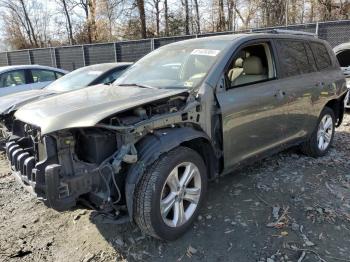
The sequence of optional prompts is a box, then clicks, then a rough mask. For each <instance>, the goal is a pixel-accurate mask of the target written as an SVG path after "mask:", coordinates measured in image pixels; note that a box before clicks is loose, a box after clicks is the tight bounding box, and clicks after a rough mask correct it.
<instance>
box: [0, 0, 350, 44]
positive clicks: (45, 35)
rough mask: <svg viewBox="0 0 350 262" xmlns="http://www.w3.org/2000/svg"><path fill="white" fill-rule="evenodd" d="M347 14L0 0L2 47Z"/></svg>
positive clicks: (308, 0) (284, 7)
mask: <svg viewBox="0 0 350 262" xmlns="http://www.w3.org/2000/svg"><path fill="white" fill-rule="evenodd" d="M349 18H350V0H51V1H48V0H11V1H9V0H0V26H1V28H2V30H1V32H0V38H1V40H0V42H1V44H0V50H17V49H25V48H37V47H54V46H61V45H72V44H86V43H100V42H111V41H117V40H125V39H141V38H153V37H161V36H175V35H188V34H200V33H204V32H220V31H235V30H241V29H247V28H256V27H260V28H261V27H268V26H278V25H286V24H299V23H308V22H316V21H330V20H339V19H349Z"/></svg>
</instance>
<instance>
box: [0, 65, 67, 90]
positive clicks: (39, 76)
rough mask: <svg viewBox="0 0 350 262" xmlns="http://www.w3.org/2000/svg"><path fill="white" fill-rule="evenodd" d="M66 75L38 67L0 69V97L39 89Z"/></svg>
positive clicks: (57, 70)
mask: <svg viewBox="0 0 350 262" xmlns="http://www.w3.org/2000/svg"><path fill="white" fill-rule="evenodd" d="M66 73H68V72H67V71H65V70H62V69H58V68H53V67H48V66H39V65H18V66H4V67H0V96H4V95H8V94H13V93H17V92H21V91H26V90H32V89H41V88H43V87H45V86H47V85H48V84H50V83H51V82H53V81H55V80H56V79H58V78H60V77H61V76H64V75H65V74H66Z"/></svg>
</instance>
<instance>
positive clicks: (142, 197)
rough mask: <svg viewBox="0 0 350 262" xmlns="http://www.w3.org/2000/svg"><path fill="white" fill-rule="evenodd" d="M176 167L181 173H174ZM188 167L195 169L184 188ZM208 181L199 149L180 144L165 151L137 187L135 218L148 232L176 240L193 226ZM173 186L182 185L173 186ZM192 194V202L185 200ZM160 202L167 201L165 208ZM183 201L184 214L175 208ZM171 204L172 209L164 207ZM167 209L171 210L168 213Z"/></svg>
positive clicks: (157, 236) (142, 228) (154, 235)
mask: <svg viewBox="0 0 350 262" xmlns="http://www.w3.org/2000/svg"><path fill="white" fill-rule="evenodd" d="M187 168H188V169H187ZM174 170H177V171H178V176H176V173H175V172H173V171H174ZM186 170H189V171H191V172H192V170H193V174H194V175H193V177H192V178H191V180H188V182H187V183H182V184H183V185H185V184H186V185H187V186H184V187H181V182H184V181H182V180H181V178H185V177H190V176H185V174H188V173H186V172H185V171H186ZM181 172H183V175H181ZM174 177H178V180H179V181H178V183H176V182H175V180H176V179H174ZM207 180H208V179H207V169H206V166H205V163H204V161H203V159H202V157H201V156H200V155H199V154H198V153H197V152H196V151H194V150H192V149H190V148H187V147H182V146H180V147H177V148H175V149H173V150H171V151H169V152H168V153H165V154H164V155H162V156H161V157H160V159H159V160H157V161H156V162H155V163H153V164H152V165H151V167H150V168H148V170H147V171H146V172H145V173H144V174H143V175H142V177H141V179H140V181H139V183H138V184H137V186H136V189H135V195H134V197H135V198H134V221H135V222H136V224H137V225H138V226H139V227H140V229H141V230H142V231H143V232H144V233H146V234H148V235H151V236H153V237H156V238H159V239H163V240H174V239H177V238H178V237H180V236H181V235H183V234H184V233H185V232H186V231H187V230H188V229H189V228H190V227H191V225H192V223H193V221H194V220H195V219H196V217H197V216H198V212H199V210H200V207H201V206H202V204H203V202H204V198H205V197H204V196H205V194H206V190H207ZM174 185H179V186H180V187H179V186H176V187H174ZM174 188H176V190H175V189H174ZM179 188H184V189H179ZM198 188H199V194H198ZM191 190H192V191H191ZM175 191H176V192H175ZM187 192H193V193H192V195H191V194H186V193H187ZM196 192H197V193H196ZM189 196H191V197H192V198H193V202H190V201H188V200H186V199H185V198H188V197H189ZM173 197H174V199H173ZM168 199H169V200H168ZM165 200H168V201H165ZM173 201H174V204H173V205H170V204H169V205H166V203H172V202H173ZM195 202H197V204H195ZM161 203H164V204H163V207H164V208H163V209H161ZM181 203H182V207H183V210H184V213H181V212H176V211H175V209H176V210H181ZM170 206H172V207H171V208H170V209H169V208H165V207H170ZM166 210H168V211H167V212H166ZM176 214H185V215H184V216H180V215H176ZM186 216H187V217H186ZM172 217H173V219H172ZM176 218H178V219H176ZM180 218H183V220H182V219H180Z"/></svg>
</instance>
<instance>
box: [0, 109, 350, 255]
mask: <svg viewBox="0 0 350 262" xmlns="http://www.w3.org/2000/svg"><path fill="white" fill-rule="evenodd" d="M349 149H350V116H349V115H347V116H346V118H345V120H344V123H343V125H342V126H341V127H340V128H338V129H337V132H336V135H335V141H334V146H333V148H332V149H331V150H330V152H329V153H328V155H327V156H325V157H322V158H319V159H313V158H309V157H305V156H303V155H300V154H299V152H298V150H297V149H290V150H287V151H285V152H282V153H280V154H278V155H275V156H273V157H270V158H267V159H265V160H263V161H261V162H258V163H255V164H253V165H252V166H250V167H247V168H244V169H242V170H238V171H236V172H235V173H234V174H232V175H228V176H225V177H223V178H221V179H219V180H218V181H215V182H212V183H211V184H210V185H209V192H208V196H207V204H206V206H205V207H204V208H203V209H202V212H201V215H200V216H199V218H198V220H197V222H196V223H195V224H194V226H193V228H192V230H190V231H189V232H188V233H187V234H186V235H184V236H183V237H182V238H180V239H178V240H177V241H174V242H162V241H159V240H155V239H152V238H150V237H147V236H144V235H142V233H141V232H140V231H139V230H138V228H137V227H136V226H135V225H132V224H126V225H115V224H110V223H108V221H105V220H103V219H101V216H99V215H96V214H95V213H94V212H92V211H91V210H87V209H84V208H83V207H80V208H77V209H75V210H72V211H69V212H64V213H58V212H56V211H54V210H51V209H48V208H47V207H45V206H44V205H43V204H42V203H41V202H40V201H38V200H36V199H35V198H33V197H32V196H31V195H30V194H29V193H27V192H25V191H24V189H23V188H22V187H21V186H20V185H19V184H18V183H16V181H15V180H14V178H12V176H10V175H9V169H8V167H7V164H6V161H5V159H4V156H1V160H0V208H1V212H0V261H85V262H87V261H140V260H142V261H239V262H245V261H265V262H274V261H286V262H287V261H298V262H300V261H304V262H308V261H350V191H349V189H350V173H349V170H350V163H349V159H350V158H349V157H350V150H349Z"/></svg>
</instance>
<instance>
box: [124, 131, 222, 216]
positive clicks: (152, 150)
mask: <svg viewBox="0 0 350 262" xmlns="http://www.w3.org/2000/svg"><path fill="white" fill-rule="evenodd" d="M180 145H182V146H186V147H189V148H191V149H193V150H195V151H196V152H197V153H199V154H200V155H201V157H203V160H204V162H205V163H206V166H207V170H208V178H209V179H210V178H212V177H215V175H216V174H217V171H216V170H217V169H216V163H217V161H215V153H214V152H215V151H214V147H213V145H212V144H211V142H210V138H209V137H208V136H207V134H206V133H204V132H203V131H200V130H196V129H194V128H192V127H181V128H166V129H161V130H157V131H154V132H153V133H152V134H150V135H147V136H146V137H144V138H143V139H141V140H140V142H139V143H137V144H136V145H135V146H136V149H137V151H138V161H137V163H135V164H134V165H132V166H131V167H130V168H129V170H128V173H127V177H126V182H125V197H126V205H127V209H128V213H129V216H130V218H131V219H132V218H133V202H134V191H135V187H136V185H137V183H138V182H139V179H140V177H141V175H142V174H143V173H144V171H145V170H146V169H147V168H148V167H149V166H150V165H151V164H153V163H154V162H155V161H156V160H157V159H158V158H159V157H160V156H161V155H162V154H164V153H166V152H169V151H170V150H172V149H174V148H176V147H178V146H180ZM203 150H205V152H203Z"/></svg>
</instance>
